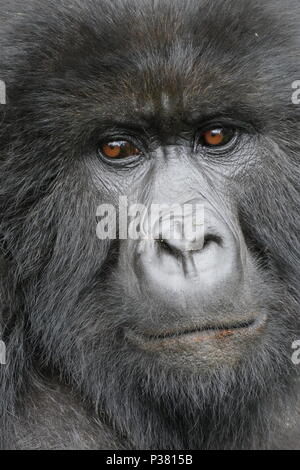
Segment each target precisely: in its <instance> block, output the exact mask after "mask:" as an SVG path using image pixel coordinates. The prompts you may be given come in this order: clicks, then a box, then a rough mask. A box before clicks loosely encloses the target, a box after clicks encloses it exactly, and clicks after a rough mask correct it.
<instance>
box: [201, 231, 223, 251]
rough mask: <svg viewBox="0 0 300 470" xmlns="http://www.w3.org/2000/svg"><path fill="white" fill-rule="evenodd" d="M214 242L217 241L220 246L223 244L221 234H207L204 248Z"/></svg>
mask: <svg viewBox="0 0 300 470" xmlns="http://www.w3.org/2000/svg"><path fill="white" fill-rule="evenodd" d="M212 243H216V244H217V245H219V246H223V241H222V238H221V237H220V236H219V235H215V234H213V233H209V234H207V235H205V237H204V242H203V247H202V249H203V250H204V248H207V247H208V246H209V245H211V244H212Z"/></svg>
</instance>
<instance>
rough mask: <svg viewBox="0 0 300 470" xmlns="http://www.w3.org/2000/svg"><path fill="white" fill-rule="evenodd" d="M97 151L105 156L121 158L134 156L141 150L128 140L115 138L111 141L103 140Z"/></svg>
mask: <svg viewBox="0 0 300 470" xmlns="http://www.w3.org/2000/svg"><path fill="white" fill-rule="evenodd" d="M99 152H100V153H101V155H103V156H104V157H105V158H109V159H117V160H119V159H122V158H130V157H136V156H138V155H140V153H141V151H140V150H139V149H138V148H137V147H136V146H135V145H134V144H133V143H131V142H129V141H128V140H116V141H111V142H109V141H108V142H103V143H102V144H101V145H100V147H99Z"/></svg>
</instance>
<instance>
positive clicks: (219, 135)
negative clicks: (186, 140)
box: [200, 127, 235, 147]
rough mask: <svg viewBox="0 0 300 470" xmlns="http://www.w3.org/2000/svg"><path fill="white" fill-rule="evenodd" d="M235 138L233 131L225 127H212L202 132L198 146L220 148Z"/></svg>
mask: <svg viewBox="0 0 300 470" xmlns="http://www.w3.org/2000/svg"><path fill="white" fill-rule="evenodd" d="M234 136H235V130H234V129H231V128H226V127H212V128H209V129H206V130H205V131H203V132H202V134H201V138H200V144H201V145H203V146H204V147H222V146H224V145H227V144H228V143H229V142H230V141H231V140H232V139H233V138H234Z"/></svg>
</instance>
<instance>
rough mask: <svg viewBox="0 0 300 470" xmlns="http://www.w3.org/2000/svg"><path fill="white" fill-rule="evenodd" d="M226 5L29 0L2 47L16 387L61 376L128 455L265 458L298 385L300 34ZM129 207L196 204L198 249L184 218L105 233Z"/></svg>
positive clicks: (3, 179) (3, 193)
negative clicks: (146, 233)
mask: <svg viewBox="0 0 300 470" xmlns="http://www.w3.org/2000/svg"><path fill="white" fill-rule="evenodd" d="M41 3H43V5H42V7H41ZM213 3H214V7H215V8H211V2H209V3H208V2H206V1H201V2H193V1H190V2H174V1H172V2H169V1H163V2H154V3H152V2H149V1H145V2H143V8H141V7H140V2H139V6H136V10H135V9H134V8H133V7H134V5H135V2H133V1H131V2H130V1H118V2H115V3H114V5H113V6H112V5H111V4H110V2H106V1H101V2H93V1H84V2H81V4H80V6H78V5H77V4H76V3H75V2H71V3H70V5H69V6H65V7H62V6H59V7H57V6H53V5H52V2H49V1H48V2H45V4H44V2H39V5H35V4H34V2H33V6H32V5H31V4H30V6H28V11H25V12H24V17H21V18H19V19H16V17H15V16H14V15H12V19H10V22H9V23H8V25H7V26H6V28H5V29H4V32H5V34H4V36H5V40H4V39H2V42H3V44H4V46H5V45H6V44H8V45H9V44H11V43H12V44H14V47H15V49H14V51H13V52H11V54H12V57H10V56H9V54H8V58H6V59H5V60H4V66H3V71H2V74H3V76H4V79H6V82H7V87H8V95H9V103H8V106H7V109H6V111H5V116H4V117H3V124H2V129H3V130H2V134H1V152H2V156H3V157H2V160H1V176H0V188H1V189H0V211H1V219H0V235H1V240H2V242H1V243H2V251H3V254H4V258H5V260H6V274H5V280H4V281H3V288H2V289H3V290H5V292H9V295H7V294H6V295H5V302H4V304H5V306H6V310H4V311H5V312H6V313H5V315H7V318H8V320H6V323H5V324H6V325H7V327H6V339H7V342H8V343H10V344H12V345H16V344H18V345H19V346H18V348H19V350H20V347H21V346H20V344H21V345H22V348H23V349H22V357H19V354H17V355H16V356H15V357H16V358H17V359H15V358H14V359H13V360H12V359H11V361H12V364H11V367H12V368H15V370H16V371H18V372H19V373H20V375H21V378H20V383H18V385H16V390H17V392H18V393H20V390H22V389H23V388H22V387H23V380H24V382H25V381H26V377H28V376H29V373H30V374H33V372H32V371H36V370H38V371H39V373H40V374H43V375H44V376H45V377H47V378H49V377H51V378H53V377H54V376H56V374H57V373H59V374H60V375H59V376H60V377H61V379H60V382H61V383H64V384H65V383H67V384H69V386H70V387H71V388H72V390H75V391H76V392H77V393H79V394H80V396H81V397H82V399H83V400H84V401H86V402H88V403H89V404H90V405H91V406H92V407H94V408H96V410H97V413H99V412H100V411H101V416H102V415H103V416H105V418H103V419H104V420H106V421H108V422H110V423H113V426H114V427H115V428H116V429H117V430H118V431H119V432H120V433H122V435H124V436H126V439H128V442H129V443H130V444H127V445H128V446H129V447H130V445H131V446H132V448H151V449H153V448H160V449H165V448H169V449H192V448H229V447H230V448H232V447H238V446H239V447H249V446H254V445H255V444H256V445H257V446H259V445H261V441H260V439H261V438H262V436H264V439H265V441H266V440H267V437H266V436H267V435H268V434H267V433H268V432H269V431H268V430H269V428H270V426H271V423H272V425H274V423H273V421H272V416H273V414H274V413H273V412H274V409H277V411H278V410H279V408H280V407H279V401H280V403H282V402H283V401H284V399H283V397H285V395H286V394H289V396H290V392H291V390H292V389H293V382H294V381H295V379H296V377H297V370H296V368H295V367H294V366H293V364H292V362H291V359H290V356H291V352H292V351H291V345H292V342H293V341H294V340H295V339H298V338H297V335H299V333H300V328H299V326H300V325H299V315H298V309H299V292H298V287H299V274H300V273H299V252H300V250H299V228H300V221H299V176H300V175H299V159H298V148H299V142H298V139H299V135H300V134H299V131H300V130H299V116H298V113H299V110H298V109H297V107H295V106H292V105H291V104H290V95H291V82H292V81H293V78H294V76H293V77H292V75H293V74H295V73H296V72H297V67H298V65H296V64H295V60H294V57H291V58H290V57H289V54H288V51H290V50H295V45H296V44H299V37H298V36H299V35H298V33H296V30H297V28H296V26H295V27H292V26H293V25H289V27H288V28H287V27H286V26H285V25H286V24H289V19H288V17H285V10H286V7H284V8H283V6H282V4H281V2H274V1H272V2H271V1H265V2H263V4H261V2H260V3H259V9H258V10H259V11H258V12H257V8H256V7H257V6H258V3H257V2H256V1H254V0H253V1H251V2H238V4H237V2H236V3H234V4H231V3H230V8H228V6H227V3H226V2H221V1H218V0H214V2H213ZM224 3H225V5H224ZM288 3H289V4H290V8H291V9H293V11H294V12H295V13H294V18H298V19H300V18H299V13H300V10H299V7H298V6H297V4H296V2H294V1H292V0H289V2H288ZM50 4H51V5H50ZM52 7H53V8H52ZM31 8H33V10H32V11H31ZM48 9H49V11H48ZM283 9H284V11H283ZM216 11H217V14H216ZM32 12H34V13H32ZM32 14H34V18H36V21H33V22H31V21H30V20H29V19H28V18H29V16H30V15H32ZM270 16H272V22H270ZM293 21H295V24H297V27H298V25H299V23H298V22H297V21H296V19H294V20H293ZM283 23H284V27H283V28H282V27H281V25H282V24H283ZM29 25H30V28H29ZM29 30H30V31H29ZM57 38H59V40H58V39H57ZM15 44H17V46H15ZM7 50H9V49H7ZM299 50H300V49H299ZM298 63H300V62H299V61H298ZM15 64H17V66H15ZM295 78H296V77H295ZM123 197H126V200H127V203H128V207H130V206H132V205H133V204H142V205H143V206H144V207H146V208H147V209H150V208H151V207H152V205H154V204H164V205H167V207H172V206H174V205H175V204H176V205H178V206H179V207H184V206H185V205H192V206H193V205H197V204H198V205H200V206H201V207H203V213H204V220H203V222H204V229H203V226H202V225H201V226H197V224H196V226H194V232H193V234H194V239H193V242H195V241H196V242H199V243H196V244H195V243H192V242H191V240H190V239H189V238H188V237H187V235H186V233H185V231H184V230H182V228H183V227H184V225H185V223H186V222H187V219H189V218H190V215H189V214H188V215H186V214H184V212H183V213H181V214H180V215H179V216H177V218H176V221H175V222H176V223H175V230H178V231H179V232H180V233H182V234H183V236H182V237H180V239H177V238H176V237H175V236H174V232H173V235H172V234H171V235H170V232H169V231H168V230H167V228H166V225H165V224H164V219H163V218H162V220H159V217H158V218H157V219H154V226H155V227H156V236H155V237H153V238H152V239H148V240H145V239H141V238H139V239H137V240H134V239H132V238H130V237H129V238H127V239H123V238H122V237H121V236H120V233H119V231H117V237H116V239H115V240H109V239H106V240H99V238H97V236H96V228H97V218H96V214H97V207H98V206H99V205H101V204H111V205H112V206H113V207H115V208H116V210H117V212H119V209H118V207H119V206H118V205H119V200H120V198H123ZM170 213H171V210H169V209H167V210H166V211H165V216H169V215H170ZM124 238H125V237H124ZM3 298H4V296H3ZM12 299H14V300H12ZM15 305H17V307H15ZM5 318H6V317H5ZM12 347H13V346H12ZM14 347H15V348H16V347H17V346H14ZM24 363H25V364H26V367H24ZM21 364H23V367H22V366H21ZM20 371H22V372H20ZM11 399H13V398H11ZM14 399H15V397H14ZM21 409H22V406H21ZM276 416H277V415H276ZM149 423H150V424H149ZM216 429H217V433H216ZM237 429H238V430H239V431H238V432H237ZM254 443H255V444H254Z"/></svg>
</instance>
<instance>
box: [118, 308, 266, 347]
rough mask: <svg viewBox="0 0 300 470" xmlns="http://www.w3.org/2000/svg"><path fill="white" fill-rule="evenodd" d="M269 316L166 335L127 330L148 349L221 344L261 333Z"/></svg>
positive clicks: (262, 315) (259, 316)
mask: <svg viewBox="0 0 300 470" xmlns="http://www.w3.org/2000/svg"><path fill="white" fill-rule="evenodd" d="M266 322H267V316H266V315H265V314H260V315H258V316H257V318H256V319H255V320H253V322H252V323H251V324H250V325H247V326H241V327H232V328H226V329H221V328H220V329H218V328H212V329H205V330H199V331H192V332H183V333H180V332H178V333H177V332H176V333H174V334H172V335H171V334H168V335H166V336H157V337H155V335H151V336H147V335H145V334H140V333H137V332H134V331H132V330H128V331H127V332H126V337H127V339H128V340H129V341H130V342H131V343H134V344H136V345H137V346H139V347H142V349H147V350H158V349H166V348H172V349H173V348H176V349H178V348H188V347H189V346H190V347H192V348H194V347H195V346H197V345H200V344H202V343H204V344H205V343H215V344H216V345H217V344H221V343H223V344H224V342H227V341H233V340H236V341H238V340H240V339H246V338H249V339H251V337H253V338H254V337H255V336H257V335H258V334H259V333H261V332H262V331H263V330H264V328H265V325H266Z"/></svg>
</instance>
